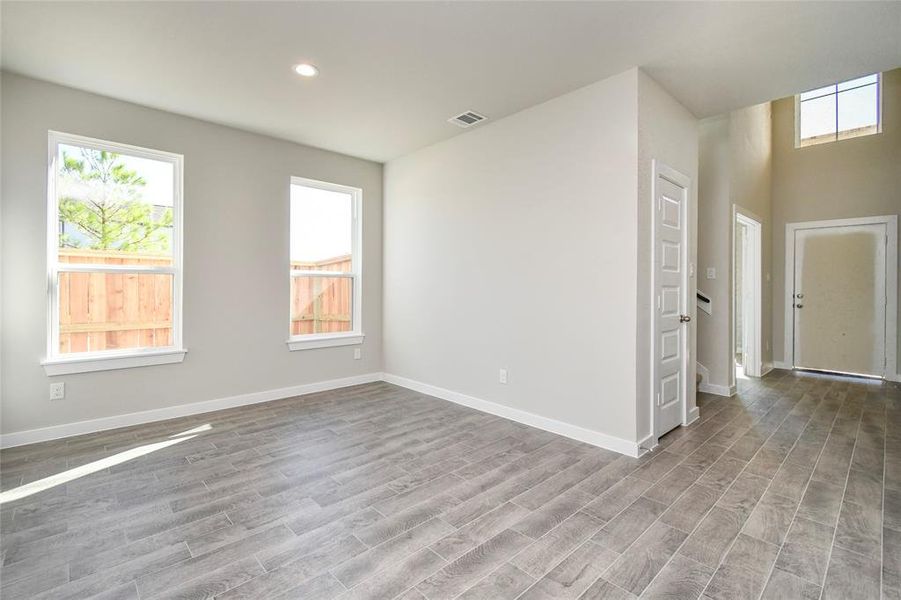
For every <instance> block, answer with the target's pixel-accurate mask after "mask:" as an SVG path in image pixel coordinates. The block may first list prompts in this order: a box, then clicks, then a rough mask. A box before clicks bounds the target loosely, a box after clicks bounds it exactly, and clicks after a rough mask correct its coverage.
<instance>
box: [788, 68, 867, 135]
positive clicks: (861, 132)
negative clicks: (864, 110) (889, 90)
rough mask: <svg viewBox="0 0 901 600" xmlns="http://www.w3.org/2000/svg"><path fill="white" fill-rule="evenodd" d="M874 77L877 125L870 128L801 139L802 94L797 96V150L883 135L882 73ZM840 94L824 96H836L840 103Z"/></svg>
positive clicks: (846, 130) (837, 83)
mask: <svg viewBox="0 0 901 600" xmlns="http://www.w3.org/2000/svg"><path fill="white" fill-rule="evenodd" d="M874 75H876V84H875V85H876V125H871V126H868V127H861V128H859V129H845V130H843V131H836V132H835V134H834V135H833V134H830V135H829V136H827V135H821V136H815V137H809V138H804V139H801V94H795V148H796V149H798V148H807V147H809V146H819V145H820V144H828V143H830V142H840V141H842V140H853V139H854V138H859V137H866V136H868V135H876V134H877V133H882V73H874ZM841 83H845V82H844V81H839V82H836V83H834V84H833V85H839V84H841ZM866 85H873V84H866ZM852 89H853V88H852ZM844 91H847V90H844ZM840 93H841V92H835V93H834V94H824V96H829V95H835V96H836V102H838V94H840ZM837 129H838V123H836V130H837ZM843 134H844V135H843Z"/></svg>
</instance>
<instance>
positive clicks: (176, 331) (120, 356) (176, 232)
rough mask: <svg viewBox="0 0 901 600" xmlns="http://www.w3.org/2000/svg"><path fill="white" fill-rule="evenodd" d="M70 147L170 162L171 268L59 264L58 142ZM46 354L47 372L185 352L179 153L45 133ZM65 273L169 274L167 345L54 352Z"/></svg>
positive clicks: (172, 359) (120, 365)
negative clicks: (61, 279) (169, 333)
mask: <svg viewBox="0 0 901 600" xmlns="http://www.w3.org/2000/svg"><path fill="white" fill-rule="evenodd" d="M60 144H66V145H74V146H80V147H83V148H90V149H93V150H107V151H110V152H116V153H118V154H128V155H130V156H136V157H139V158H147V159H151V160H156V161H162V162H167V163H170V164H172V165H173V187H174V189H173V197H172V266H168V267H167V266H158V267H156V266H148V265H91V264H78V263H60V262H59V254H58V251H59V206H58V199H57V197H56V184H57V176H58V164H57V163H58V160H59V145H60ZM47 165H48V170H47V354H46V358H45V359H44V360H42V361H41V364H42V365H43V367H44V371H45V372H46V374H47V375H49V376H54V375H68V374H71V373H87V372H91V371H108V370H113V369H128V368H132V367H144V366H149V365H162V364H170V363H179V362H182V361H183V360H184V357H185V353H186V352H187V350H185V348H184V347H183V344H182V249H183V247H184V218H183V217H184V215H183V210H182V196H183V173H184V157H183V156H182V155H181V154H174V153H171V152H164V151H162V150H151V149H149V148H141V147H138V146H130V145H128V144H120V143H118V142H109V141H106V140H99V139H96V138H90V137H85V136H80V135H73V134H69V133H62V132H58V131H49V132H48V160H47ZM63 272H69V273H78V272H81V273H84V272H88V273H95V272H101V273H103V272H105V273H160V274H171V275H172V303H173V306H172V345H171V346H164V347H145V348H125V349H120V350H101V351H97V352H78V353H71V354H62V353H60V352H59V288H58V286H59V274H60V273H63Z"/></svg>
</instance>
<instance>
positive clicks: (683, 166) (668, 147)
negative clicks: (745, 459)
mask: <svg viewBox="0 0 901 600" xmlns="http://www.w3.org/2000/svg"><path fill="white" fill-rule="evenodd" d="M654 160H658V161H661V162H662V163H663V164H665V165H667V166H668V167H670V168H673V169H676V170H677V171H679V172H680V173H682V174H683V175H686V176H688V177H689V178H690V179H691V189H690V190H689V192H690V195H689V211H688V221H689V223H690V234H691V238H690V239H689V243H688V246H689V247H688V261H689V263H692V264H696V263H697V220H698V213H697V208H698V184H697V181H698V120H697V119H696V118H695V117H694V115H692V114H691V113H690V112H688V109H686V108H685V107H684V106H682V105H681V104H679V103H678V102H677V101H676V100H675V99H674V98H673V97H672V96H670V95H669V93H668V92H667V91H666V90H664V89H663V88H662V87H661V86H660V85H659V84H658V83H657V82H656V81H654V80H653V79H651V78H650V77H648V76H647V75H646V74H645V73H644V72H642V71H639V72H638V209H637V210H638V295H637V303H638V328H637V335H636V340H637V352H638V354H637V356H636V361H637V364H638V370H637V373H636V378H637V379H636V396H637V398H638V403H637V405H636V415H637V416H636V420H637V425H638V433H637V436H638V440H643V439H644V438H645V437H647V436H649V435H650V434H651V432H652V429H653V414H652V411H653V406H654V405H653V403H652V402H651V398H652V397H653V388H652V385H653V382H652V379H651V373H652V368H653V365H652V358H651V325H652V324H653V321H652V318H653V312H652V307H653V304H654V303H653V293H652V289H651V285H652V273H651V269H652V256H651V248H652V243H653V240H654V232H653V219H652V217H653V215H652V208H653V206H654V200H653V198H654V191H653V185H652V182H653V178H654V176H653V161H654ZM695 281H696V278H695V279H691V280H689V287H690V289H689V290H688V297H689V306H688V310H689V313H690V314H692V315H694V312H695V310H696V309H695V302H694V297H695V288H694V285H695ZM696 323H697V319H694V318H693V319H692V320H691V321H690V322H689V324H688V327H687V329H686V331H687V332H688V336H689V339H688V348H689V357H688V381H687V382H686V383H687V384H688V398H687V405H688V406H687V410H689V411H691V410H692V409H694V407H695V360H694V358H693V357H694V356H695V355H696V335H695V333H696V330H697V325H696Z"/></svg>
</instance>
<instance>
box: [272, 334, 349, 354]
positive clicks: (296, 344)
mask: <svg viewBox="0 0 901 600" xmlns="http://www.w3.org/2000/svg"><path fill="white" fill-rule="evenodd" d="M364 337H366V335H365V334H362V333H346V334H338V335H321V336H313V335H311V336H306V337H302V338H293V339H290V340H288V341H287V342H285V343H286V344H288V350H290V351H291V352H295V351H297V350H313V349H315V348H333V347H336V346H356V345H358V344H362V343H363V338H364Z"/></svg>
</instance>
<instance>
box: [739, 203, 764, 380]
mask: <svg viewBox="0 0 901 600" xmlns="http://www.w3.org/2000/svg"><path fill="white" fill-rule="evenodd" d="M733 216H734V218H733V232H732V234H733V235H732V248H733V254H732V255H733V260H732V286H733V290H732V340H733V344H732V353H733V361H734V365H735V368H734V372H733V382H732V383H733V385H735V380H736V379H742V378H746V377H760V376H761V371H762V358H761V351H760V345H761V344H760V340H761V320H762V319H761V314H762V306H761V298H762V276H763V274H762V265H763V254H762V252H763V244H762V236H763V227H762V225H761V222H762V221H761V219H760V218H759V217H757V216H756V215H753V214H752V213H750V212H748V211H746V210H744V209H742V208H739V207H737V206H736V207H734V208H733Z"/></svg>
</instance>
